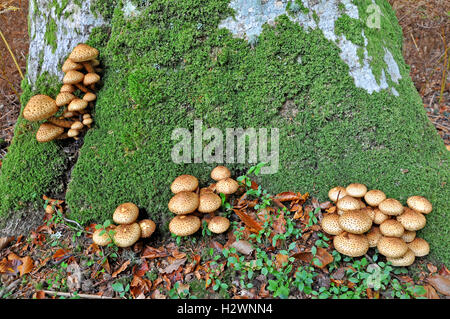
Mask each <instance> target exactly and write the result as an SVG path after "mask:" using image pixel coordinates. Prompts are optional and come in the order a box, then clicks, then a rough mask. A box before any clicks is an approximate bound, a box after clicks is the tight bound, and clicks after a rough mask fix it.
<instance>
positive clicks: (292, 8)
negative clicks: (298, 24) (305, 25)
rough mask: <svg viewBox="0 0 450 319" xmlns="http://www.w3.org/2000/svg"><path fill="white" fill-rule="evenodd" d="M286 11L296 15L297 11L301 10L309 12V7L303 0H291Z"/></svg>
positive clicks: (305, 12)
mask: <svg viewBox="0 0 450 319" xmlns="http://www.w3.org/2000/svg"><path fill="white" fill-rule="evenodd" d="M286 11H287V12H288V14H290V15H295V14H296V13H299V12H301V13H303V14H308V13H309V9H308V8H307V7H305V5H304V4H303V2H302V1H301V0H294V1H289V2H288V4H287V6H286Z"/></svg>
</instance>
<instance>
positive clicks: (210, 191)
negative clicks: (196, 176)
mask: <svg viewBox="0 0 450 319" xmlns="http://www.w3.org/2000/svg"><path fill="white" fill-rule="evenodd" d="M207 193H214V190H212V189H211V188H209V187H202V188H200V196H201V195H203V194H207Z"/></svg>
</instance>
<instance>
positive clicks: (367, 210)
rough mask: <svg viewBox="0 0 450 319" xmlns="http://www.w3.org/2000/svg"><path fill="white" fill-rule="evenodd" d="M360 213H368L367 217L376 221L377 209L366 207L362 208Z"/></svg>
mask: <svg viewBox="0 0 450 319" xmlns="http://www.w3.org/2000/svg"><path fill="white" fill-rule="evenodd" d="M359 211H360V212H363V213H366V214H367V216H369V217H370V219H371V220H372V221H373V220H374V218H375V209H373V208H372V207H364V208H361V209H360V210H359Z"/></svg>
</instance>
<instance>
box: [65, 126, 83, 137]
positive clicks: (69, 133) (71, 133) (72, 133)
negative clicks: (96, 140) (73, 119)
mask: <svg viewBox="0 0 450 319" xmlns="http://www.w3.org/2000/svg"><path fill="white" fill-rule="evenodd" d="M78 135H80V131H78V130H75V129H73V128H71V129H70V130H68V131H67V136H68V137H76V136H78Z"/></svg>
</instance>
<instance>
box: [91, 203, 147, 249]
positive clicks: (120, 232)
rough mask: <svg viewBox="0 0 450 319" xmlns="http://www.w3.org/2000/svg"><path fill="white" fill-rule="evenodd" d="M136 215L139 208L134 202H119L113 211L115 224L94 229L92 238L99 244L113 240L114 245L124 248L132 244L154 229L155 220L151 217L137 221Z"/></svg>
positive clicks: (145, 236) (104, 244)
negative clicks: (111, 232)
mask: <svg viewBox="0 0 450 319" xmlns="http://www.w3.org/2000/svg"><path fill="white" fill-rule="evenodd" d="M138 216H139V208H138V207H137V206H136V205H135V204H133V203H123V204H120V205H119V206H118V207H117V208H116V210H115V211H114V213H113V221H114V223H116V224H117V225H110V226H109V227H107V228H106V229H103V228H100V229H97V230H95V232H94V234H93V235H92V240H93V241H94V243H96V244H97V245H99V246H106V245H108V244H110V243H111V242H114V244H115V245H116V246H118V247H122V248H125V247H130V246H132V245H134V244H135V243H136V242H137V241H138V240H139V239H140V238H148V237H150V236H151V235H152V234H153V232H154V231H155V229H156V224H155V222H153V221H152V220H151V219H143V220H140V221H138V220H137V219H138ZM105 230H106V231H105ZM111 230H112V231H113V235H111V234H110V231H111Z"/></svg>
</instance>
